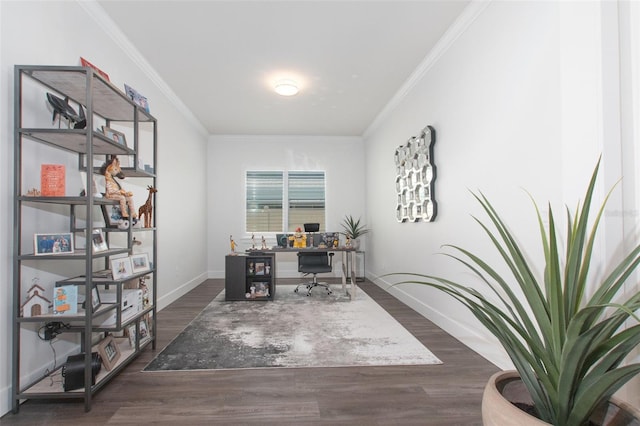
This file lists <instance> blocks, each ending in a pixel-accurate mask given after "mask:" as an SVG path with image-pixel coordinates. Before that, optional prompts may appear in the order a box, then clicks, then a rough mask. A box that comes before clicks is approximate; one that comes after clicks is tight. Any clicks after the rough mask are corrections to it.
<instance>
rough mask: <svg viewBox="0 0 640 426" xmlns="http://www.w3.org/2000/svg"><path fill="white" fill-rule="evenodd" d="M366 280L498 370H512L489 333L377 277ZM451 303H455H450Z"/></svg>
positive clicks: (505, 355) (510, 364)
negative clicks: (452, 316) (470, 325)
mask: <svg viewBox="0 0 640 426" xmlns="http://www.w3.org/2000/svg"><path fill="white" fill-rule="evenodd" d="M367 278H368V279H369V280H370V281H372V282H373V283H375V284H376V285H377V286H378V287H380V288H382V289H383V290H385V291H386V292H388V293H389V294H391V295H392V296H394V297H395V298H397V299H398V300H400V301H401V302H403V303H404V304H405V305H407V306H409V307H410V308H412V309H413V310H415V311H416V312H418V313H419V314H420V315H422V316H423V317H425V318H427V319H428V320H429V321H431V322H433V323H434V324H435V325H437V326H438V327H440V328H441V329H443V330H444V331H445V332H447V333H449V334H450V335H452V336H453V337H455V338H456V339H458V340H459V341H460V342H462V343H463V344H464V345H465V346H467V347H468V348H469V349H471V350H472V351H474V352H476V353H477V354H479V355H480V356H482V357H483V358H485V359H486V360H487V361H489V362H491V363H492V364H494V365H496V366H497V367H498V368H500V369H502V370H510V369H513V368H514V367H513V363H512V362H511V360H510V359H509V356H508V355H507V353H506V352H505V350H504V349H503V348H502V346H501V345H500V343H499V342H498V341H497V340H496V339H495V337H493V335H492V334H490V333H489V332H486V333H483V331H484V330H481V329H475V328H472V327H469V325H468V324H465V323H462V322H459V321H457V320H456V319H455V318H451V317H450V316H448V315H446V314H445V313H443V312H442V311H440V310H439V309H437V308H436V307H434V306H431V305H429V304H428V303H427V302H426V301H424V300H420V299H417V298H415V297H413V296H412V295H410V294H408V293H407V292H405V291H404V290H402V288H401V287H398V286H391V285H390V284H389V283H387V282H385V281H384V280H383V279H381V278H379V277H367ZM452 303H455V302H453V301H452Z"/></svg>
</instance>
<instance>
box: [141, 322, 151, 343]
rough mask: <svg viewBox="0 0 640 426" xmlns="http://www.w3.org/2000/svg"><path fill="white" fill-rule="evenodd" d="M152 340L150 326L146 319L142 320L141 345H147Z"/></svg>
mask: <svg viewBox="0 0 640 426" xmlns="http://www.w3.org/2000/svg"><path fill="white" fill-rule="evenodd" d="M149 339H151V333H150V331H149V324H148V323H147V320H146V319H145V318H143V319H141V320H140V343H141V344H142V343H145V342H147V341H148V340H149Z"/></svg>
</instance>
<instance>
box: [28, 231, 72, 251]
mask: <svg viewBox="0 0 640 426" xmlns="http://www.w3.org/2000/svg"><path fill="white" fill-rule="evenodd" d="M33 252H34V253H35V254H36V255H44V254H69V253H73V234H72V233H71V232H61V233H58V234H34V235H33Z"/></svg>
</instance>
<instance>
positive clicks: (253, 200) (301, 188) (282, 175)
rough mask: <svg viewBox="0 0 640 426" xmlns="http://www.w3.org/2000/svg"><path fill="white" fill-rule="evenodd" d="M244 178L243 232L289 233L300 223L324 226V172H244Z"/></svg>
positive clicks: (321, 227)
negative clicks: (244, 213) (244, 214)
mask: <svg viewBox="0 0 640 426" xmlns="http://www.w3.org/2000/svg"><path fill="white" fill-rule="evenodd" d="M246 179H247V180H246V193H247V205H246V218H247V223H246V226H247V232H293V231H295V229H296V228H297V227H302V225H303V224H304V223H319V224H320V230H321V231H322V230H324V229H325V177H324V172H281V171H248V172H247V177H246ZM284 200H286V202H284ZM285 229H286V231H283V230H285Z"/></svg>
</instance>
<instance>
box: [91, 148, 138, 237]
mask: <svg viewBox="0 0 640 426" xmlns="http://www.w3.org/2000/svg"><path fill="white" fill-rule="evenodd" d="M100 173H102V174H103V175H104V186H105V198H108V199H110V200H117V201H118V202H119V203H120V212H121V214H122V218H123V219H124V220H129V219H130V218H129V213H131V216H132V217H131V220H132V222H131V224H132V225H135V224H136V222H137V221H138V215H137V213H136V208H135V206H134V204H133V192H131V191H125V190H124V189H122V187H121V186H120V184H119V183H118V182H117V181H116V180H115V179H114V177H117V178H119V179H124V173H122V169H121V168H120V160H119V159H118V157H116V156H115V155H114V156H113V157H111V158H110V159H109V160H107V162H106V163H104V164H103V165H102V167H101V168H100Z"/></svg>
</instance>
